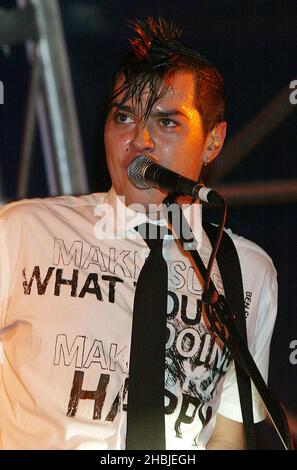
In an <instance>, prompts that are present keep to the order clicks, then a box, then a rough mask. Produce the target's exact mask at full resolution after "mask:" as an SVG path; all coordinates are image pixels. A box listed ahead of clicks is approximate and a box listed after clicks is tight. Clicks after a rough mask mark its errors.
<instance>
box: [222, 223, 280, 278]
mask: <svg viewBox="0 0 297 470" xmlns="http://www.w3.org/2000/svg"><path fill="white" fill-rule="evenodd" d="M226 232H227V234H228V235H229V237H230V238H231V239H232V241H233V243H234V245H235V248H236V250H237V253H238V257H239V260H240V266H241V269H242V272H243V275H244V276H247V277H248V278H250V279H251V280H252V279H253V278H254V280H255V282H256V280H257V282H261V280H262V281H263V282H264V281H268V282H269V283H274V282H275V280H276V277H277V272H276V269H275V266H274V264H273V261H272V259H271V257H270V256H269V255H268V253H267V252H266V251H265V250H264V249H263V248H262V247H260V246H259V245H258V244H256V243H254V242H253V241H251V240H248V239H247V238H245V237H243V236H240V235H237V234H235V233H233V232H232V230H231V229H229V228H228V229H226Z"/></svg>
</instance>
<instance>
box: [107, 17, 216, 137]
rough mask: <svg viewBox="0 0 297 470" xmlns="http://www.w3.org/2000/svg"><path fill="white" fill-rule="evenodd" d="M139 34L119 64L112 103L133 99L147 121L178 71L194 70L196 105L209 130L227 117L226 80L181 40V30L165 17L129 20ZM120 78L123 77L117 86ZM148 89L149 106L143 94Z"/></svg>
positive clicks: (131, 42) (115, 75)
mask: <svg viewBox="0 0 297 470" xmlns="http://www.w3.org/2000/svg"><path fill="white" fill-rule="evenodd" d="M130 26H131V27H132V28H133V30H134V32H135V33H136V36H135V37H134V38H133V39H130V40H129V41H130V44H131V45H132V51H131V52H129V53H128V54H127V55H126V56H125V57H124V58H123V60H122V61H121V63H120V64H119V67H118V68H117V70H116V72H115V74H114V77H113V81H112V94H111V99H110V103H111V102H113V101H114V100H115V99H116V98H117V97H118V96H119V95H121V94H122V93H123V95H122V98H121V103H120V104H124V103H125V102H127V101H128V100H129V99H130V98H131V99H132V103H133V106H134V107H135V108H136V109H137V112H139V113H141V115H142V116H143V117H144V119H145V120H146V119H147V118H148V116H149V114H150V112H151V109H152V107H153V106H154V104H155V103H156V102H157V101H159V100H160V99H161V98H162V96H164V94H165V93H166V91H167V90H168V87H169V86H170V83H171V78H172V77H173V75H174V73H176V72H178V71H186V72H191V73H192V74H193V77H194V81H195V105H196V108H197V110H198V111H199V113H200V116H201V119H202V124H203V128H204V131H205V132H206V133H207V132H208V131H209V130H211V129H212V128H213V127H214V126H215V125H216V123H218V122H220V121H222V120H223V118H224V81H223V78H222V77H221V75H220V74H219V72H218V71H217V69H216V68H215V67H214V66H213V65H212V64H211V63H210V62H208V60H206V59H205V58H204V57H202V56H201V55H200V54H199V53H198V52H196V51H195V50H194V49H191V48H190V47H188V46H186V45H185V44H183V43H182V42H181V41H180V36H181V31H180V29H179V28H178V27H177V26H176V24H174V23H169V22H167V21H165V20H164V19H163V18H161V17H160V18H159V19H158V20H154V19H153V18H151V17H148V18H147V19H146V20H145V21H141V20H135V21H130ZM119 77H123V78H124V80H123V81H122V82H121V85H120V86H118V87H117V88H116V83H117V80H118V78H119ZM145 89H148V90H149V94H148V98H147V100H146V107H145V109H142V107H141V106H142V101H141V97H142V94H143V92H144V90H145Z"/></svg>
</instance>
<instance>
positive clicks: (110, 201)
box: [94, 187, 202, 249]
mask: <svg viewBox="0 0 297 470" xmlns="http://www.w3.org/2000/svg"><path fill="white" fill-rule="evenodd" d="M183 214H184V217H185V219H186V221H187V222H188V224H189V226H190V228H191V231H192V233H193V236H194V239H195V242H196V245H195V243H194V245H195V246H194V245H193V246H192V244H189V246H188V248H187V249H192V248H194V247H195V248H199V247H200V246H201V242H202V217H201V204H199V203H198V201H195V202H194V203H193V204H187V205H184V206H183ZM94 215H95V216H97V217H99V220H98V222H97V223H96V225H95V229H94V234H95V237H96V238H98V239H102V238H103V239H109V238H131V237H135V238H139V237H140V235H139V234H138V233H137V232H136V231H135V227H136V226H138V225H141V224H143V223H146V222H149V223H152V224H157V225H161V226H166V227H168V224H167V220H166V217H165V216H164V217H163V218H160V219H159V220H153V219H152V218H149V217H148V215H147V214H146V213H145V212H144V209H143V207H142V206H141V205H140V204H139V205H138V204H134V205H133V207H131V206H126V205H125V202H124V197H123V196H119V195H117V193H116V191H115V189H114V188H113V187H111V188H110V190H109V191H108V192H107V193H106V194H105V197H104V199H103V201H102V203H100V204H98V205H97V206H96V207H95V214H94ZM165 238H172V236H171V235H167V236H166V237H165Z"/></svg>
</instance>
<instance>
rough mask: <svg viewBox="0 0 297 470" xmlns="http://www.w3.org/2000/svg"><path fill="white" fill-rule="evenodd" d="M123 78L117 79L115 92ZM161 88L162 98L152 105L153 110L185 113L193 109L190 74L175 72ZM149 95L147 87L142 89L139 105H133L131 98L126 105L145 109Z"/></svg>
mask: <svg viewBox="0 0 297 470" xmlns="http://www.w3.org/2000/svg"><path fill="white" fill-rule="evenodd" d="M122 83H123V78H121V77H120V78H119V79H118V80H117V82H116V85H115V90H116V89H117V88H119V87H120V86H121V84H122ZM163 86H164V87H165V89H166V91H165V93H164V94H162V97H161V98H160V99H159V100H158V101H156V102H155V103H154V105H153V109H162V110H163V109H167V108H174V109H179V110H180V111H187V110H191V112H193V109H195V83H194V79H193V75H192V74H191V73H190V72H177V73H175V74H173V75H172V77H170V79H168V80H164V81H163ZM124 94H125V93H124V92H123V93H121V94H120V95H119V96H118V97H117V99H116V100H115V101H116V102H121V100H122V99H123V97H124ZM149 95H150V89H149V86H147V87H146V88H144V90H143V92H142V94H141V97H140V100H141V103H134V102H133V101H134V100H133V97H131V98H129V99H128V100H127V101H125V104H126V105H129V106H131V107H132V108H135V107H136V106H137V105H141V108H143V109H145V108H146V105H147V100H148V98H149Z"/></svg>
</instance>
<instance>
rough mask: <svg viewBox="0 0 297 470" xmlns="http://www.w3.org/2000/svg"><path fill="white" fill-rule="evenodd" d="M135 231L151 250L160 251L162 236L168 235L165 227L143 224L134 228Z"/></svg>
mask: <svg viewBox="0 0 297 470" xmlns="http://www.w3.org/2000/svg"><path fill="white" fill-rule="evenodd" d="M136 230H137V231H138V233H139V234H140V235H141V236H142V238H143V239H144V241H145V242H146V244H147V246H148V247H149V248H150V249H151V250H154V249H159V250H162V245H163V240H164V236H165V235H166V234H168V228H167V227H164V226H160V225H156V224H149V223H145V224H141V225H139V226H138V227H136Z"/></svg>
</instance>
